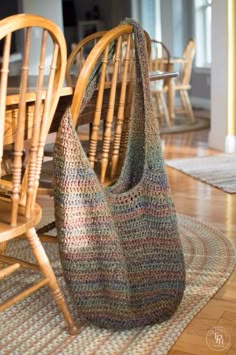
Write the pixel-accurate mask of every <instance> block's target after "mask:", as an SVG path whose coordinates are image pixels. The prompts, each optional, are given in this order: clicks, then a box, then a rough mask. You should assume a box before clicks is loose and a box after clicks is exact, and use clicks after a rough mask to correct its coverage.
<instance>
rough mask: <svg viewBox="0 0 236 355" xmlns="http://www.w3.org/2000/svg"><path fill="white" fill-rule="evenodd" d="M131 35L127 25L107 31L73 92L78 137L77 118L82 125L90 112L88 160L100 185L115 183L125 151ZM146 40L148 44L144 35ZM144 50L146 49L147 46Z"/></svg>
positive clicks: (131, 76) (72, 108)
mask: <svg viewBox="0 0 236 355" xmlns="http://www.w3.org/2000/svg"><path fill="white" fill-rule="evenodd" d="M133 36H134V34H133V27H132V26H130V25H120V26H117V27H116V28H114V29H112V30H111V31H107V32H106V33H105V34H104V35H103V36H102V38H100V39H99V41H98V42H97V43H96V44H95V46H94V47H93V48H92V49H91V51H90V53H89V55H88V57H87V58H86V59H85V62H84V64H83V67H82V69H81V71H80V73H79V76H78V79H77V82H76V85H75V89H74V95H73V99H72V105H71V113H72V118H73V121H74V124H75V126H76V127H78V134H79V135H80V127H79V126H80V119H81V120H82V122H83V117H84V116H85V114H86V109H89V110H90V111H92V112H93V114H92V113H91V114H92V117H93V122H92V131H91V136H90V140H89V142H88V144H89V147H88V158H89V161H90V164H91V166H92V167H93V168H94V167H95V171H96V172H97V174H98V177H99V179H100V181H101V182H102V183H106V182H108V183H109V181H112V180H115V176H116V174H117V172H118V171H119V169H118V167H119V166H121V165H122V164H120V160H121V154H120V152H121V150H122V149H123V153H124V151H125V149H126V143H127V136H128V132H125V128H128V127H129V123H128V121H129V116H130V112H131V102H132V92H133V84H134V80H133V78H134V75H133V71H134V54H135V52H134V51H135V48H134V40H133ZM146 39H147V41H150V39H149V36H148V35H147V34H146ZM147 49H148V51H149V50H150V43H147ZM105 72H106V75H105ZM94 73H97V75H96V89H95V91H94V94H93V95H92V98H91V97H88V98H87V95H88V93H87V91H86V88H87V87H88V85H90V82H91V77H92V76H93V74H94ZM104 75H105V77H104ZM86 102H87V106H85V104H86ZM126 121H127V122H126ZM123 153H122V156H124V154H123ZM98 165H99V168H98V169H96V166H98Z"/></svg>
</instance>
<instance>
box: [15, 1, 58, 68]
mask: <svg viewBox="0 0 236 355" xmlns="http://www.w3.org/2000/svg"><path fill="white" fill-rule="evenodd" d="M18 9H19V12H24V13H29V14H30V13H34V14H37V15H41V16H44V17H47V18H49V19H50V20H52V21H53V22H54V23H56V24H57V25H58V26H59V27H60V28H61V30H62V31H63V16H62V2H61V0H50V1H48V0H40V1H32V0H21V1H19V8H18ZM34 38H35V41H34V40H33V39H34ZM37 38H38V31H37V30H34V31H33V32H32V41H31V50H30V62H31V66H30V71H29V73H30V75H35V74H36V73H37V72H38V52H39V50H40V48H39V46H38V41H37ZM50 52H51V50H50ZM34 58H35V59H34ZM48 61H50V58H48Z"/></svg>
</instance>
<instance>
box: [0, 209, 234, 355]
mask: <svg viewBox="0 0 236 355" xmlns="http://www.w3.org/2000/svg"><path fill="white" fill-rule="evenodd" d="M51 212H52V210H51ZM51 212H50V211H46V216H47V217H48V216H50V214H51V215H52V213H51ZM178 221H179V228H180V234H181V241H182V244H183V248H184V255H185V263H186V268H187V287H186V290H185V294H184V298H183V300H182V303H181V305H180V307H179V308H178V310H177V312H176V313H175V314H174V316H173V317H172V318H171V319H170V320H168V321H166V322H164V323H162V324H156V325H153V326H146V327H142V328H138V329H137V328H136V329H132V330H128V331H110V330H107V329H100V328H97V327H95V326H93V325H89V324H85V323H81V325H80V326H81V332H80V334H78V335H76V336H70V335H68V333H67V331H66V330H65V324H64V321H63V319H62V316H61V314H60V313H59V311H58V309H57V307H56V306H55V304H54V302H53V299H52V297H51V295H50V292H49V289H48V288H47V287H44V288H42V289H40V290H39V291H37V292H36V293H34V294H33V295H31V296H30V297H27V298H26V299H25V300H23V301H21V302H18V303H17V304H16V305H14V306H12V307H11V308H9V309H8V310H6V311H5V312H2V313H1V320H0V324H1V325H3V324H4V326H1V330H0V332H1V350H0V353H1V355H6V354H24V355H26V354H30V355H32V354H48V355H49V354H66V355H67V354H79V355H88V354H100V355H103V354H104V355H108V354H111V355H116V354H127V355H128V354H133V355H138V354H145V355H147V354H167V353H168V350H169V349H170V348H171V346H172V345H173V344H174V343H175V341H176V339H177V338H178V337H179V335H180V334H181V332H182V331H183V329H184V328H185V327H186V326H187V324H188V323H189V322H190V321H191V319H192V318H193V317H194V316H195V315H196V314H197V313H198V312H199V311H200V310H201V308H202V307H203V306H204V305H206V303H207V302H208V301H209V300H210V298H211V297H212V296H213V295H214V294H215V293H216V292H217V290H218V289H219V288H220V287H221V286H222V285H223V284H224V283H225V281H226V280H227V279H228V277H229V276H230V274H231V272H232V270H233V268H234V265H235V250H234V247H233V246H232V244H231V242H230V241H229V240H228V239H226V237H225V236H224V235H223V234H222V233H221V232H220V231H218V230H216V229H215V228H213V227H211V226H209V225H206V224H203V223H201V222H199V221H196V220H195V219H193V218H190V217H187V216H184V215H178ZM44 245H45V248H46V251H47V254H48V256H49V258H50V260H51V262H52V265H53V267H54V270H55V272H56V275H57V277H58V279H59V282H60V284H61V286H62V289H63V291H64V293H65V295H66V299H67V302H68V303H69V307H70V309H71V311H72V313H75V312H76V310H75V309H74V308H73V305H72V303H71V300H70V296H69V294H68V292H67V290H66V287H65V284H64V281H63V277H62V270H61V266H60V262H59V256H58V248H57V244H50V243H44ZM8 254H14V255H18V256H20V257H24V258H25V259H27V260H31V257H30V254H29V251H28V248H27V247H26V242H25V241H24V240H19V241H14V242H12V243H10V245H9V250H8ZM35 278H36V274H35V273H34V272H32V271H20V272H17V273H15V274H14V275H12V276H11V277H8V278H7V279H6V280H5V281H4V282H2V285H1V286H0V295H1V296H0V297H1V298H2V299H5V298H6V297H8V296H10V295H12V294H13V293H14V292H17V291H18V290H19V289H20V288H21V287H22V286H24V285H26V284H31V283H33V281H34V280H35Z"/></svg>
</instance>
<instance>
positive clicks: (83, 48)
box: [66, 31, 106, 87]
mask: <svg viewBox="0 0 236 355" xmlns="http://www.w3.org/2000/svg"><path fill="white" fill-rule="evenodd" d="M105 33H106V31H99V32H95V33H92V34H91V35H89V36H87V37H85V38H83V39H82V40H81V41H80V42H79V43H78V44H74V45H73V48H72V51H71V53H70V55H69V57H68V59H67V64H66V82H67V85H69V86H72V87H73V86H74V85H75V83H76V79H77V78H78V75H79V73H80V71H81V69H82V67H83V64H84V62H85V59H86V58H87V56H88V54H89V53H90V51H91V49H92V48H93V47H94V46H95V44H96V43H97V42H98V41H99V40H100V38H101V37H102V36H103V35H104V34H105Z"/></svg>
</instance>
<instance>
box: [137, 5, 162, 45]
mask: <svg viewBox="0 0 236 355" xmlns="http://www.w3.org/2000/svg"><path fill="white" fill-rule="evenodd" d="M131 5H132V17H133V18H134V19H136V20H137V21H138V22H140V23H141V25H142V26H143V28H144V29H145V30H146V31H147V32H148V33H149V35H150V37H151V38H155V39H158V40H159V41H161V17H160V16H161V15H160V0H132V2H131Z"/></svg>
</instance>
